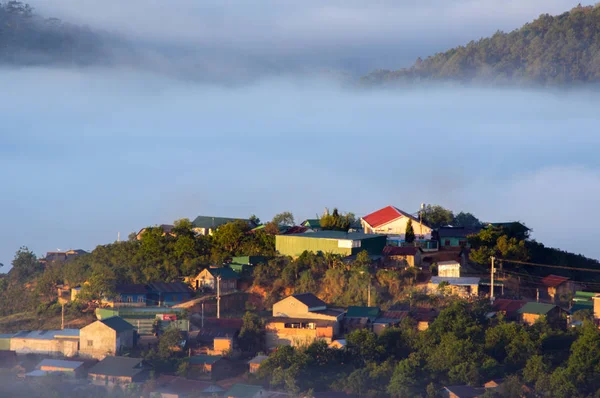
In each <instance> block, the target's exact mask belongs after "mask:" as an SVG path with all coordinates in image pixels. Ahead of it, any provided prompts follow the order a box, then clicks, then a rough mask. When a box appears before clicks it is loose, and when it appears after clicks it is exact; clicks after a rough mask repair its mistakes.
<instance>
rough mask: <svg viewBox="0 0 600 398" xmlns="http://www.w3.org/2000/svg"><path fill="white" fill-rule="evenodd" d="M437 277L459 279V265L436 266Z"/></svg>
mask: <svg viewBox="0 0 600 398" xmlns="http://www.w3.org/2000/svg"><path fill="white" fill-rule="evenodd" d="M438 276H444V277H450V278H458V277H460V264H459V263H456V264H445V265H438Z"/></svg>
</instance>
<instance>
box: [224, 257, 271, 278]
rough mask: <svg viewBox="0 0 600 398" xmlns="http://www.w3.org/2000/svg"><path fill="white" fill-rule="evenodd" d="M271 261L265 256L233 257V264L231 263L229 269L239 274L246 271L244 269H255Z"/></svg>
mask: <svg viewBox="0 0 600 398" xmlns="http://www.w3.org/2000/svg"><path fill="white" fill-rule="evenodd" d="M268 261H269V259H268V258H267V257H265V256H241V257H232V258H231V263H229V264H228V265H229V268H231V269H232V270H234V271H235V272H237V273H238V274H239V273H241V272H242V271H244V269H249V268H251V267H255V266H257V265H258V264H267V263H268Z"/></svg>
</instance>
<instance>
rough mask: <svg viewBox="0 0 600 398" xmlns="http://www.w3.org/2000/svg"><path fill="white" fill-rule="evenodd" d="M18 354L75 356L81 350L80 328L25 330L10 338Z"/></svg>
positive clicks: (12, 349)
mask: <svg viewBox="0 0 600 398" xmlns="http://www.w3.org/2000/svg"><path fill="white" fill-rule="evenodd" d="M10 350H11V351H15V352H16V353H17V354H40V355H47V356H63V357H73V356H75V355H77V352H78V351H79V329H63V330H36V331H24V332H19V333H17V334H15V335H13V336H12V337H11V338H10Z"/></svg>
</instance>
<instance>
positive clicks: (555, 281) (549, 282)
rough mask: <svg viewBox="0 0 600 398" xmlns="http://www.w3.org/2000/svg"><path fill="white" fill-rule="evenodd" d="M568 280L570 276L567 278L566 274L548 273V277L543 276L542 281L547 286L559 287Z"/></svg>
mask: <svg viewBox="0 0 600 398" xmlns="http://www.w3.org/2000/svg"><path fill="white" fill-rule="evenodd" d="M568 280H569V278H566V277H564V276H558V275H548V276H547V277H545V278H542V280H541V281H540V282H541V284H542V285H544V286H546V287H557V286H559V285H560V284H562V283H564V282H566V281H568Z"/></svg>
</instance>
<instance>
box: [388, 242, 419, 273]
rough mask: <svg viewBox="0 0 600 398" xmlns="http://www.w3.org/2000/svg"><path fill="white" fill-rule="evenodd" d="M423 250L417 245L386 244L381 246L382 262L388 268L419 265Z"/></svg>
mask: <svg viewBox="0 0 600 398" xmlns="http://www.w3.org/2000/svg"><path fill="white" fill-rule="evenodd" d="M422 254H423V250H421V248H419V247H414V246H408V247H401V246H386V247H384V248H383V258H384V259H383V264H384V266H385V267H388V268H406V267H420V266H421V265H422Z"/></svg>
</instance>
